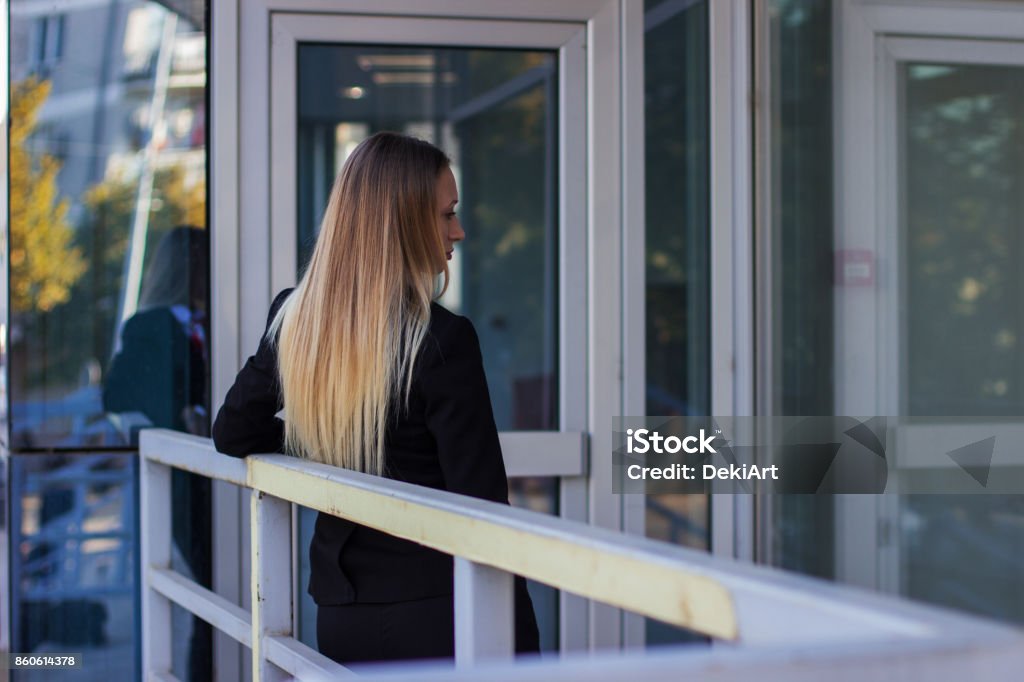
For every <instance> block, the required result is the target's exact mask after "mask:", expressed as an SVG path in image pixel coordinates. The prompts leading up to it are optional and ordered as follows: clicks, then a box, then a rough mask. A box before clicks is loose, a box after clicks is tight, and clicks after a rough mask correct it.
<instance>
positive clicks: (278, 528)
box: [249, 490, 292, 682]
mask: <svg viewBox="0 0 1024 682" xmlns="http://www.w3.org/2000/svg"><path fill="white" fill-rule="evenodd" d="M249 499H250V505H251V506H250V509H251V514H250V517H251V519H252V520H251V526H250V527H251V529H252V531H251V537H252V542H251V559H252V573H251V576H252V592H251V604H252V676H253V680H255V681H257V682H278V681H282V682H283V681H284V680H288V679H290V676H289V675H287V674H286V673H285V672H284V671H283V670H281V669H280V668H278V667H277V666H275V665H273V664H272V663H271V662H270V661H268V660H267V659H266V652H265V647H264V638H265V637H267V636H272V635H291V632H292V554H291V552H290V551H286V550H285V549H283V548H288V547H291V537H292V515H291V504H290V503H288V502H287V501H286V500H282V499H279V498H277V497H272V496H270V495H267V494H266V493H262V492H259V491H257V490H253V491H252V495H251V496H250V498H249Z"/></svg>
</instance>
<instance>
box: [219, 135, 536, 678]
mask: <svg viewBox="0 0 1024 682" xmlns="http://www.w3.org/2000/svg"><path fill="white" fill-rule="evenodd" d="M457 202H458V190H457V188H456V185H455V178H454V176H453V175H452V171H451V168H450V167H449V161H448V158H447V157H446V156H445V155H444V153H443V152H441V151H440V150H438V149H437V148H436V147H434V146H433V145H431V144H429V143H427V142H423V141H422V140H417V139H414V138H410V137H406V136H404V135H398V134H395V133H379V134H377V135H374V136H373V137H370V138H369V139H367V140H365V141H364V142H362V143H361V144H360V145H359V146H358V147H357V148H356V149H355V150H354V151H353V152H352V155H351V156H350V157H349V159H348V161H347V162H346V163H345V166H344V168H343V169H342V171H341V173H340V174H339V176H338V178H337V180H336V181H335V184H334V187H333V189H332V191H331V196H330V200H329V202H328V205H327V211H326V212H325V215H324V219H323V222H322V224H321V228H320V234H319V237H318V238H317V243H316V247H315V248H314V251H313V255H312V258H311V260H310V263H309V267H308V269H307V270H306V273H305V274H304V275H303V277H302V279H301V280H300V281H299V283H298V285H297V286H296V287H295V289H294V290H285V291H283V292H281V293H280V294H279V295H278V296H277V298H276V299H275V300H274V302H273V305H272V306H271V310H270V315H269V318H268V320H267V331H266V333H265V334H264V337H263V339H262V341H261V342H260V346H259V349H258V350H257V352H256V354H255V355H254V356H252V357H250V358H249V359H248V361H247V362H246V364H245V367H243V368H242V370H241V372H239V374H238V377H237V378H236V380H235V384H234V385H233V386H232V387H231V389H230V390H229V391H228V394H227V396H226V398H225V400H224V405H223V407H222V408H221V410H220V412H219V414H218V415H217V419H216V422H215V423H214V425H213V439H214V443H215V444H216V446H217V449H218V450H220V451H221V452H224V453H227V454H230V455H236V456H244V455H247V454H250V453H254V452H279V451H285V452H289V453H291V454H294V455H297V456H300V457H305V458H308V459H311V460H313V461H317V462H324V463H328V464H333V465H335V466H340V467H344V468H347V469H353V470H356V471H363V472H369V473H373V474H377V475H382V476H386V477H389V478H393V479H397V480H401V481H407V482H410V483H416V484H419V485H425V486H429V487H431V488H437V489H441V490H449V491H452V492H456V493H461V494H464V495H472V496H474V497H478V498H482V499H487V500H492V501H494V502H501V503H505V504H507V503H508V481H507V479H506V476H505V468H504V462H503V460H502V456H501V447H500V445H499V443H498V432H497V428H496V427H495V424H494V416H493V414H492V412H491V404H490V398H489V396H488V392H487V382H486V379H485V377H484V370H483V362H482V359H481V355H480V344H479V341H478V339H477V336H476V332H475V330H474V329H473V325H472V324H471V323H470V322H469V320H467V319H466V318H464V317H460V316H458V315H454V314H452V313H451V312H449V311H447V310H445V309H444V308H442V307H441V306H440V305H438V304H437V303H435V302H434V299H435V298H436V297H437V296H439V295H440V293H442V292H443V291H444V288H445V287H447V284H448V265H447V260H449V259H451V255H452V249H453V247H454V244H455V243H456V242H458V241H461V240H462V239H463V237H464V236H465V234H464V233H463V232H462V227H461V225H460V224H459V219H458V217H457V215H456V213H455V204H456V203H457ZM439 274H443V275H444V286H443V287H441V291H440V292H438V291H437V276H438V275H439ZM282 406H283V408H284V417H285V419H284V421H283V422H282V421H281V420H280V419H278V418H277V417H275V415H276V414H277V413H278V411H280V410H281V408H282ZM309 554H310V563H311V575H310V580H309V593H310V594H311V595H312V596H313V600H314V601H315V602H316V603H317V606H318V609H317V643H318V646H319V649H320V651H321V652H322V653H324V654H325V655H327V656H329V657H331V658H333V659H334V660H337V661H339V662H342V663H352V662H357V661H379V660H400V659H415V658H442V657H451V656H452V655H453V653H454V627H453V615H452V613H453V612H452V559H451V557H450V556H448V555H445V554H441V553H439V552H436V551H434V550H431V549H428V548H426V547H423V546H421V545H419V544H416V543H414V542H409V541H406V540H400V539H397V538H393V537H391V536H388V535H385V534H384V533H381V532H379V531H375V530H373V529H370V528H367V527H365V526H359V525H356V524H354V523H352V522H350V521H346V520H343V519H339V518H336V517H333V516H330V515H327V514H323V513H321V514H319V516H318V517H317V521H316V529H315V532H314V535H313V541H312V544H311V545H310V548H309ZM515 590H516V595H515V604H516V651H517V652H535V651H537V650H538V636H537V625H536V620H535V618H534V614H533V607H532V605H531V603H530V598H529V595H528V594H527V592H526V585H525V581H524V580H523V579H522V578H518V577H517V578H516V580H515Z"/></svg>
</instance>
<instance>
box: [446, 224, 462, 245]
mask: <svg viewBox="0 0 1024 682" xmlns="http://www.w3.org/2000/svg"><path fill="white" fill-rule="evenodd" d="M448 238H449V239H451V240H452V241H453V242H461V241H462V240H463V239H465V238H466V233H465V232H463V231H462V224H461V223H459V222H456V223H455V225H454V226H453V229H452V230H450V231H449V233H448Z"/></svg>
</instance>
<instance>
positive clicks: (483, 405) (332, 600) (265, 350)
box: [213, 289, 536, 648]
mask: <svg viewBox="0 0 1024 682" xmlns="http://www.w3.org/2000/svg"><path fill="white" fill-rule="evenodd" d="M291 291H292V290H291V289H286V290H285V291H282V292H281V293H280V294H278V295H277V297H276V298H275V299H274V302H273V305H272V306H271V310H270V314H269V316H268V319H267V325H268V327H269V324H270V321H271V320H272V319H273V316H274V314H275V313H276V312H277V309H278V307H279V306H280V305H281V303H282V302H283V301H284V300H285V298H286V297H287V296H288V294H289V293H290V292H291ZM281 408H282V403H281V397H280V389H279V382H278V380H277V356H276V349H275V347H274V345H271V344H270V343H268V342H267V340H266V339H265V338H263V339H261V341H260V345H259V349H258V350H257V351H256V354H255V355H253V356H251V357H250V358H249V359H248V360H247V361H246V363H245V366H244V367H243V368H242V370H241V371H240V372H239V373H238V376H237V378H236V379H235V383H234V385H233V386H232V387H231V389H230V390H229V391H228V394H227V396H226V397H225V399H224V405H223V406H222V407H221V409H220V412H219V413H218V414H217V419H216V421H215V422H214V424H213V441H214V444H215V445H216V446H217V450H219V451H220V452H223V453H226V454H229V455H234V456H238V457H243V456H245V455H248V454H252V453H267V452H281V451H282V449H283V447H284V423H283V422H282V421H281V420H280V419H279V418H278V417H276V416H275V415H276V414H277V413H278V412H279V411H280V410H281ZM385 468H386V472H385V475H386V476H387V477H389V478H393V479H396V480H401V481H406V482H409V483H416V484H419V485H425V486H428V487H430V488H436V489H439V490H448V491H451V492H455V493H461V494H464V495H470V496H473V497H478V498H481V499H485V500H491V501H494V502H501V503H505V504H507V503H508V479H507V478H506V475H505V464H504V461H503V459H502V455H501V445H500V444H499V442H498V430H497V427H496V426H495V423H494V415H493V413H492V411H491V401H490V395H489V393H488V390H487V380H486V378H485V376H484V368H483V360H482V357H481V354H480V342H479V339H478V338H477V335H476V331H475V330H474V329H473V325H472V323H470V321H469V320H468V319H466V318H465V317H461V316H459V315H455V314H453V313H451V312H449V311H448V310H446V309H445V308H443V307H441V306H440V305H437V304H436V303H435V304H432V305H431V314H430V326H429V329H428V334H427V336H426V337H425V339H424V341H423V345H422V347H421V349H420V354H419V356H418V358H417V361H416V363H415V368H414V371H413V383H412V390H411V393H410V397H409V410H408V412H406V411H405V410H401V411H400V412H399V413H398V414H397V418H396V419H395V420H394V423H393V424H392V426H391V427H390V428H389V430H388V433H387V434H386V438H385ZM309 554H310V564H311V575H310V580H309V594H310V595H312V597H313V600H314V601H315V602H316V603H317V604H318V605H321V606H324V605H340V604H349V603H372V602H377V603H381V602H396V601H406V600H411V599H422V598H426V597H432V596H438V595H446V594H451V593H452V559H451V557H450V556H448V555H446V554H443V553H440V552H437V551H435V550H432V549H429V548H427V547H424V546H422V545H420V544H418V543H415V542H411V541H408V540H401V539H398V538H395V537H392V536H389V535H386V534H384V533H381V532H379V531H376V530H373V529H371V528H367V527H366V526H361V525H358V524H355V523H353V522H351V521H347V520H344V519H339V518H337V517H334V516H330V515H328V514H324V513H320V514H319V515H318V516H317V520H316V529H315V532H314V534H313V541H312V544H311V545H310V549H309ZM516 583H517V585H516V588H517V589H516V593H517V594H516V602H517V604H516V611H517V621H519V622H518V623H517V625H518V627H517V632H518V633H519V634H518V635H517V638H520V639H521V637H522V634H521V633H522V628H523V626H524V623H523V622H522V621H523V619H524V617H525V616H526V613H524V609H528V616H529V624H530V625H532V629H533V633H534V634H533V638H535V637H536V626H535V625H534V624H533V623H534V617H533V610H532V606H531V605H530V603H529V597H528V596H527V595H526V590H525V583H524V581H522V579H520V578H517V580H516ZM524 601H525V603H524ZM517 648H521V644H520V647H517Z"/></svg>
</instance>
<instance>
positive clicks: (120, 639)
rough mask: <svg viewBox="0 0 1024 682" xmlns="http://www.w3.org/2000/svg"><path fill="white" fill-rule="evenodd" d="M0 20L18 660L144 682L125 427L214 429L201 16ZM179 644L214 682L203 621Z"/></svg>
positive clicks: (198, 562)
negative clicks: (6, 119) (36, 657)
mask: <svg viewBox="0 0 1024 682" xmlns="http://www.w3.org/2000/svg"><path fill="white" fill-rule="evenodd" d="M7 8H8V10H9V20H10V21H9V26H10V59H9V72H8V76H9V82H10V121H11V126H10V134H9V138H8V154H9V171H10V173H9V187H8V189H9V194H8V204H9V235H8V242H7V244H8V246H7V249H6V251H7V253H6V255H7V258H8V263H9V304H10V307H9V311H8V322H9V324H8V325H6V326H5V328H4V331H5V333H4V337H5V338H4V341H5V347H4V350H5V352H6V355H7V364H6V371H5V373H4V374H5V376H4V389H5V400H4V402H5V403H7V402H8V400H9V407H10V412H9V419H8V420H7V421H6V423H5V431H6V433H5V434H4V441H5V447H6V452H5V453H4V454H5V455H7V456H8V458H9V459H8V461H9V462H10V467H9V471H10V474H11V475H10V502H11V507H10V508H11V526H10V533H11V543H10V547H11V548H12V553H11V556H10V572H11V583H10V584H11V586H12V590H13V593H12V595H11V597H12V599H11V604H10V609H11V612H10V613H11V622H12V628H11V640H10V641H11V650H12V651H19V652H44V651H49V652H54V651H82V652H83V654H84V660H85V666H84V670H83V672H82V674H83V675H85V677H83V678H82V679H137V678H139V677H141V675H140V670H139V665H140V659H139V651H140V649H139V642H140V640H139V637H140V633H141V630H140V627H141V625H140V620H139V617H140V614H139V608H140V602H139V585H138V580H137V576H138V565H137V562H138V527H139V519H138V482H137V479H138V472H137V455H136V454H135V448H137V444H138V432H139V429H141V428H143V427H147V426H157V427H164V428H171V429H176V430H180V431H186V432H189V433H193V434H197V435H207V434H208V432H209V408H210V395H209V394H210V389H209V371H210V367H209V358H210V350H211V348H210V331H209V320H208V318H207V311H208V309H209V253H210V246H209V238H208V235H207V231H206V224H207V220H206V214H207V211H206V203H207V202H206V176H207V148H206V112H207V101H208V98H207V87H206V55H207V35H206V26H207V21H206V6H205V4H204V3H203V2H162V3H160V2H143V1H138V0H134V1H128V2H124V1H115V0H110V1H109V2H89V3H74V2H72V3H35V2H29V1H25V0H12V1H11V2H10V3H7ZM6 283H7V282H6V280H5V284H6ZM5 298H6V297H5ZM5 406H6V405H5ZM173 489H174V513H173V520H172V525H173V538H174V551H173V554H174V567H175V568H177V569H178V570H180V571H181V572H182V573H184V574H186V575H190V576H191V577H193V578H195V579H196V580H197V581H199V582H200V583H202V584H204V585H209V584H210V577H211V575H210V573H211V570H210V545H211V537H210V484H209V482H208V481H205V480H203V479H201V478H199V477H195V476H192V475H191V474H187V473H184V472H177V471H176V472H174V478H173ZM5 601H6V599H5ZM174 629H175V633H174V634H175V651H174V660H175V670H174V672H175V674H176V675H178V676H179V678H181V679H192V680H202V679H209V678H210V675H211V672H212V669H211V642H212V639H211V633H210V629H209V626H207V625H206V624H205V623H202V622H201V621H199V620H198V619H194V618H193V617H192V616H191V615H189V614H186V613H184V612H183V611H180V610H179V611H178V612H176V613H175V616H174ZM43 672H44V671H37V673H38V674H41V673H43ZM18 679H36V678H32V677H31V673H29V672H27V671H21V672H20V674H19V675H18ZM38 679H42V678H41V677H40V678H38Z"/></svg>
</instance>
